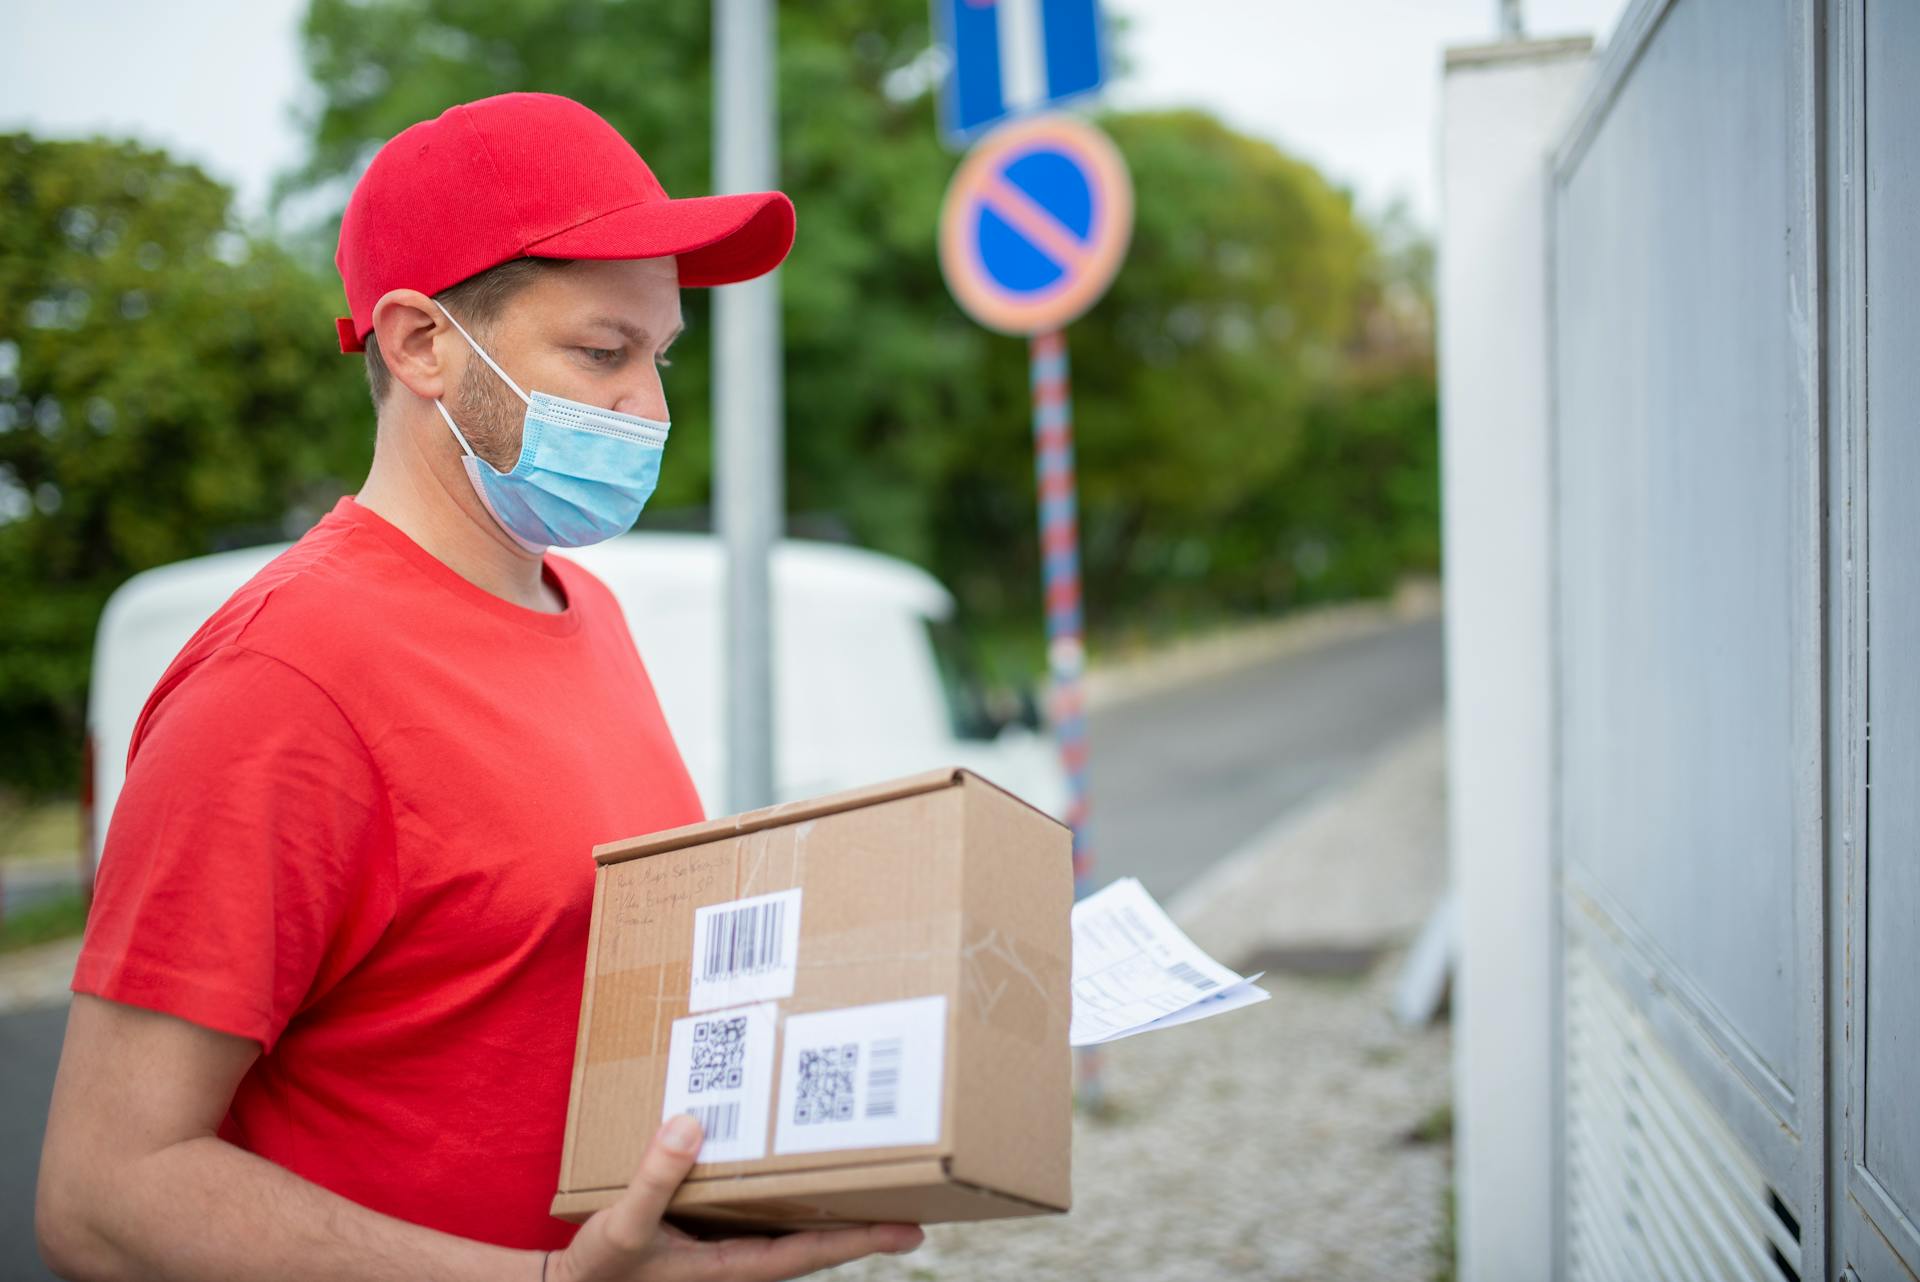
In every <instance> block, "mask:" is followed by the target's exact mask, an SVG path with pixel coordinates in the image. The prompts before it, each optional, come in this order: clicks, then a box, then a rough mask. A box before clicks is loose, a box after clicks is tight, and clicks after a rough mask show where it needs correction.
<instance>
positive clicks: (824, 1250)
mask: <svg viewBox="0 0 1920 1282" xmlns="http://www.w3.org/2000/svg"><path fill="white" fill-rule="evenodd" d="M924 1237H925V1234H923V1233H922V1232H921V1231H920V1228H919V1226H917V1225H913V1224H865V1225H861V1226H860V1227H858V1228H849V1229H814V1230H810V1231H808V1232H805V1233H794V1234H790V1235H788V1236H787V1237H778V1238H727V1239H725V1240H723V1241H719V1242H714V1243H711V1244H709V1245H710V1247H711V1249H710V1250H707V1251H701V1252H699V1254H698V1255H697V1256H694V1255H693V1253H691V1252H690V1253H689V1256H690V1258H694V1259H697V1260H698V1265H697V1266H696V1267H694V1268H693V1269H690V1270H689V1271H688V1282H780V1280H781V1279H784V1278H797V1277H803V1276H805V1275H806V1274H808V1273H814V1272H818V1271H819V1270H821V1269H830V1268H832V1267H834V1266H835V1265H837V1264H845V1263H847V1262H848V1261H849V1260H857V1259H859V1258H861V1257H862V1256H866V1255H874V1254H876V1253H878V1252H882V1251H887V1252H893V1253H895V1254H900V1253H903V1252H906V1251H911V1250H912V1249H913V1248H914V1247H916V1246H919V1245H920V1242H921V1240H922V1238H924Z"/></svg>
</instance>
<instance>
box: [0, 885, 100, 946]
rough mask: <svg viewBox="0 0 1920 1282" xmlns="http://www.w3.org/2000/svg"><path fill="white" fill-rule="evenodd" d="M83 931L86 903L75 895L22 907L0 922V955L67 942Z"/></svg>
mask: <svg viewBox="0 0 1920 1282" xmlns="http://www.w3.org/2000/svg"><path fill="white" fill-rule="evenodd" d="M86 928H87V901H86V898H85V896H83V895H80V894H78V893H73V894H65V895H61V896H59V897H58V898H55V899H49V900H47V901H46V902H45V903H39V904H34V905H33V906H32V907H30V908H22V909H21V910H20V911H19V912H17V913H11V914H9V915H8V917H7V918H6V920H5V921H0V953H9V952H13V951H15V950H17V949H21V948H32V947H33V946H35V945H36V944H47V943H52V942H53V941H54V940H56V939H67V938H70V937H72V936H74V935H78V934H80V933H81V932H83V931H85V930H86Z"/></svg>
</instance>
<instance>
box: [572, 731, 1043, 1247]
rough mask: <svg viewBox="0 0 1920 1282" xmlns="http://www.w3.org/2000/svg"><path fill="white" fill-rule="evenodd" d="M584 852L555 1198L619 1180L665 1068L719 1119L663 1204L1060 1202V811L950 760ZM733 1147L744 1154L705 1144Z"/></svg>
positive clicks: (774, 1220)
mask: <svg viewBox="0 0 1920 1282" xmlns="http://www.w3.org/2000/svg"><path fill="white" fill-rule="evenodd" d="M594 859H595V860H596V862H597V863H598V865H599V867H598V868H597V870H596V872H595V883H594V899H593V926H592V934H591V938H590V943H589V946H588V955H587V971H586V984H585V990H584V993H583V995H582V999H581V1013H580V1035H579V1043H578V1046H577V1049H576V1051H575V1055H574V1068H573V1092H572V1098H571V1100H570V1102H569V1105H568V1109H567V1130H566V1145H565V1151H564V1155H563V1157H562V1158H561V1165H560V1185H559V1192H558V1194H557V1196H555V1198H554V1200H553V1214H555V1215H556V1216H559V1217H561V1218H562V1219H568V1220H582V1219H585V1218H586V1217H587V1216H588V1215H590V1214H592V1213H593V1212H594V1211H596V1210H599V1209H600V1208H601V1207H604V1206H607V1205H609V1204H611V1203H612V1202H613V1201H614V1200H615V1199H616V1198H617V1197H618V1196H619V1194H620V1192H621V1190H623V1189H624V1188H625V1187H626V1185H627V1182H628V1181H629V1180H630V1179H631V1178H632V1176H633V1173H634V1171H635V1169H636V1168H637V1166H638V1164H639V1160H640V1155H641V1153H642V1152H643V1150H644V1149H645V1147H646V1144H647V1142H648V1140H649V1139H650V1138H651V1137H652V1135H653V1133H654V1132H655V1131H656V1130H657V1129H658V1128H659V1126H660V1123H661V1120H662V1116H663V1107H664V1106H665V1104H666V1102H667V1093H668V1090H669V1088H670V1087H671V1088H672V1089H673V1091H674V1092H675V1108H674V1111H676V1112H678V1111H681V1108H682V1107H684V1106H692V1107H697V1108H698V1109H701V1110H705V1112H704V1113H703V1116H704V1117H705V1118H706V1120H707V1121H708V1122H709V1126H708V1138H709V1145H710V1147H709V1149H707V1150H703V1160H702V1161H701V1162H700V1163H699V1164H698V1165H696V1166H695V1167H694V1169H693V1172H692V1174H691V1175H690V1176H689V1178H688V1180H687V1182H686V1184H685V1185H684V1186H683V1187H682V1188H681V1190H680V1192H679V1194H678V1195H677V1196H676V1197H675V1198H674V1200H673V1203H672V1206H671V1208H670V1214H673V1215H676V1216H679V1217H682V1218H686V1219H695V1220H702V1221H708V1222H713V1223H715V1224H720V1225H726V1226H737V1227H740V1228H761V1229H763V1228H811V1227H819V1226H825V1225H833V1224H846V1223H858V1222H864V1221H883V1220H894V1221H907V1222H912V1223H921V1224H926V1223H935V1222H940V1221H949V1220H978V1219H993V1218H999V1217H1003V1216H1018V1215H1042V1214H1047V1213H1049V1212H1058V1211H1064V1210H1066V1209H1067V1208H1068V1205H1069V1202H1070V1173H1071V1172H1070V1163H1071V1147H1072V1105H1073V1068H1072V1056H1071V1052H1070V1051H1069V1049H1068V1045H1067V1025H1068V1016H1069V1012H1070V1009H1071V997H1070V989H1069V981H1070V979H1071V959H1072V942H1071V936H1070V930H1069V915H1070V913H1071V911H1072V900H1073V871H1072V836H1071V833H1070V832H1069V830H1068V829H1067V828H1066V827H1064V826H1063V825H1061V824H1060V823H1058V822H1056V821H1055V820H1054V819H1052V818H1050V817H1049V816H1047V815H1045V814H1042V813H1041V812H1040V811H1038V810H1035V809H1033V808H1032V807H1031V806H1028V805H1027V804H1026V803H1025V802H1023V801H1020V800H1019V799H1018V798H1016V797H1014V796H1012V795H1011V794H1009V793H1007V792H1004V791H1002V790H1001V789H999V788H997V787H995V786H994V785H993V784H991V783H988V782H987V781H986V780H984V779H982V778H980V777H979V776H978V775H975V774H972V773H971V772H969V771H966V770H963V769H944V770H935V771H929V772H927V773H924V774H918V775H912V776H909V777H907V778H904V779H898V780H894V781H892V782H889V783H883V784H877V785H874V786H872V787H868V788H860V789H855V790H853V791H851V792H844V793H838V794H836V795H833V796H829V797H821V798H817V799H815V800H811V801H801V802H791V803H787V804H784V805H779V806H771V807H768V808H766V809H764V810H755V811H750V812H748V813H746V814H742V815H736V816H733V817H731V818H725V819H716V820H710V821H708V822H706V823H700V824H693V825H689V826H687V827H683V828H675V829H671V830H669V831H666V832H659V833H653V834H650V835H648V836H644V837H635V838H632V839H630V840H626V841H617V842H612V843H609V844H607V845H603V846H598V847H595V849H594ZM737 901H746V902H744V903H741V902H737ZM703 909H704V910H708V911H704V912H703V911H701V910H703ZM695 1006H699V1007H701V1008H702V1009H700V1010H699V1011H698V1012H697V1014H693V1013H692V1012H693V1007H695ZM828 1012H842V1013H839V1014H829V1013H828ZM676 1039H677V1041H678V1045H676ZM670 1068H671V1071H670ZM762 1078H764V1079H765V1080H759V1079H762ZM756 1099H758V1101H759V1103H758V1105H756V1103H755V1100H756ZM729 1108H731V1111H729ZM727 1135H731V1136H732V1139H731V1140H725V1141H722V1140H721V1137H724V1136H727ZM719 1142H724V1144H725V1145H726V1147H725V1148H719V1147H715V1146H716V1144H717V1143H719ZM842 1145H845V1146H842ZM756 1149H757V1151H758V1153H759V1155H758V1156H746V1155H744V1154H745V1153H750V1152H752V1151H755V1150H756ZM729 1151H730V1152H735V1153H736V1154H742V1155H739V1156H736V1157H735V1158H734V1159H733V1160H704V1159H706V1158H708V1157H710V1156H712V1155H713V1154H714V1153H716V1152H729Z"/></svg>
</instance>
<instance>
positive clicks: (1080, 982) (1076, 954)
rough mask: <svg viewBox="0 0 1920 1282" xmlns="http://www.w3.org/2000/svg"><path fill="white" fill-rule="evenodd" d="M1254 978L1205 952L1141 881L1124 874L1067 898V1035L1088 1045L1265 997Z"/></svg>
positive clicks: (1212, 1013)
mask: <svg viewBox="0 0 1920 1282" xmlns="http://www.w3.org/2000/svg"><path fill="white" fill-rule="evenodd" d="M1259 978H1260V976H1259V975H1253V976H1250V977H1246V978H1242V977H1241V976H1239V975H1237V974H1235V973H1234V972H1233V971H1230V970H1228V969H1227V968H1226V967H1225V966H1222V965H1221V964H1220V963H1219V962H1217V961H1215V960H1214V959H1213V958H1211V957H1209V956H1207V954H1206V953H1204V952H1202V951H1201V949H1200V947H1199V946H1198V945H1196V944H1195V943H1194V942H1193V941H1192V940H1191V939H1188V938H1187V936H1186V934H1185V932H1183V931H1182V930H1181V929H1180V928H1179V927H1178V926H1176V925H1174V924H1173V920H1172V919H1171V918H1170V917H1168V916H1167V914H1166V913H1165V912H1163V911H1162V910H1161V908H1160V905H1159V904H1156V903H1155V902H1153V896H1151V895H1149V894H1148V893H1147V891H1146V887H1144V886H1142V885H1141V884H1140V883H1139V881H1138V880H1137V879H1135V878H1133V877H1123V878H1121V879H1120V880H1119V881H1116V882H1114V883H1113V884H1112V885H1110V886H1107V887H1106V888H1105V889H1103V890H1100V891H1098V892H1097V893H1095V894H1092V895H1089V896H1087V897H1086V898H1085V899H1083V900H1081V901H1080V902H1079V903H1077V904H1075V905H1074V906H1073V1018H1072V1022H1071V1024H1070V1025H1069V1029H1068V1033H1067V1039H1068V1041H1070V1042H1071V1043H1072V1044H1073V1045H1075V1046H1094V1045H1098V1044H1099V1043H1101V1042H1111V1041H1118V1040H1119V1039H1120V1038H1122V1037H1132V1036H1133V1035H1134V1034H1135V1033H1145V1032H1150V1031H1152V1030H1153V1029H1156V1028H1171V1027H1173V1026H1174V1025H1176V1024H1186V1023H1190V1022H1192V1021H1193V1020H1196V1019H1206V1018H1208V1017H1209V1016H1212V1015H1224V1014H1226V1013H1227V1012H1228V1011H1230V1010H1238V1009H1240V1008H1241V1007H1242V1006H1252V1005H1254V1004H1255V1003H1257V1002H1263V1001H1265V1000H1267V995H1268V994H1267V992H1266V990H1265V989H1263V988H1260V987H1258V986H1257V985H1255V983H1254V982H1253V981H1254V980H1256V979H1259Z"/></svg>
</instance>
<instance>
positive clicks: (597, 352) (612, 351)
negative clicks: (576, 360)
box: [580, 347, 620, 365]
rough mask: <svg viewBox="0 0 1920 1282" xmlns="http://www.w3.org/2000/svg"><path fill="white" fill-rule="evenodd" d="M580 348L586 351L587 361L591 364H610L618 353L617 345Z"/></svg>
mask: <svg viewBox="0 0 1920 1282" xmlns="http://www.w3.org/2000/svg"><path fill="white" fill-rule="evenodd" d="M580 350H581V351H583V352H585V353H586V355H587V361H588V363H589V364H592V365H611V364H613V361H614V358H615V357H616V356H618V355H620V349H619V348H617V347H583V348H581V349H580Z"/></svg>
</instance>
